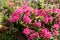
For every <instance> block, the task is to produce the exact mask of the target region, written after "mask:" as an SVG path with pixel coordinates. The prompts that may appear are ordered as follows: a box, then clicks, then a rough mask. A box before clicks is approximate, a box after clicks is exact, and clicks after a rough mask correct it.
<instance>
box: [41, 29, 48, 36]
mask: <svg viewBox="0 0 60 40" xmlns="http://www.w3.org/2000/svg"><path fill="white" fill-rule="evenodd" d="M46 32H47V29H42V32H41V34H40V37H44V36H45V34H46Z"/></svg>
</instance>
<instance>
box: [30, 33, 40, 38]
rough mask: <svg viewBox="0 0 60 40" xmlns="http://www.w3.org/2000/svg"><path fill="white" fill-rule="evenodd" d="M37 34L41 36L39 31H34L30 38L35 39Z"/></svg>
mask: <svg viewBox="0 0 60 40" xmlns="http://www.w3.org/2000/svg"><path fill="white" fill-rule="evenodd" d="M37 36H39V33H38V32H35V33H33V34H31V35H30V39H34V38H35V37H37Z"/></svg>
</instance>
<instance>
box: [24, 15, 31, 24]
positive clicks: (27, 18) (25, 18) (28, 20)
mask: <svg viewBox="0 0 60 40" xmlns="http://www.w3.org/2000/svg"><path fill="white" fill-rule="evenodd" d="M23 20H24V22H25V23H28V24H30V23H31V19H30V18H29V17H28V16H26V15H24V17H23Z"/></svg>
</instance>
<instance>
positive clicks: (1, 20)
mask: <svg viewBox="0 0 60 40" xmlns="http://www.w3.org/2000/svg"><path fill="white" fill-rule="evenodd" d="M3 17H4V15H3V12H0V24H1V23H2V22H3Z"/></svg>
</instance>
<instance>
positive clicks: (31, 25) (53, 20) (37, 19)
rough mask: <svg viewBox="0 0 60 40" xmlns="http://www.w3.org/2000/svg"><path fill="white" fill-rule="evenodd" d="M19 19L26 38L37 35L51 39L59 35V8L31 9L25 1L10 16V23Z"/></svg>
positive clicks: (32, 37)
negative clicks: (23, 27)
mask: <svg viewBox="0 0 60 40" xmlns="http://www.w3.org/2000/svg"><path fill="white" fill-rule="evenodd" d="M21 19H22V20H21ZM21 21H22V22H23V24H25V26H26V28H25V29H23V33H24V34H25V35H26V36H27V38H28V40H30V39H34V38H36V37H38V36H39V37H40V38H47V39H51V38H52V37H54V36H58V35H59V33H58V30H59V28H60V9H49V10H44V9H33V8H32V7H30V6H27V2H26V3H25V2H24V6H22V7H20V8H18V9H16V11H15V12H13V13H12V15H11V18H10V22H11V23H13V22H21ZM23 24H21V25H23ZM23 26H24V25H23ZM27 26H28V27H27Z"/></svg>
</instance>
